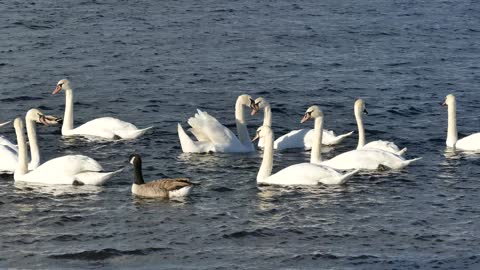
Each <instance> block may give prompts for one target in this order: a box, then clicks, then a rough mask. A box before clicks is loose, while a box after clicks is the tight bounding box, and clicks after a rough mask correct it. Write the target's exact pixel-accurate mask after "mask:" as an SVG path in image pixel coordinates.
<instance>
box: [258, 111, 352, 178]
mask: <svg viewBox="0 0 480 270" xmlns="http://www.w3.org/2000/svg"><path fill="white" fill-rule="evenodd" d="M313 107H316V109H315V110H314V109H313ZM309 110H311V111H307V114H308V117H314V118H315V125H316V126H317V128H316V129H315V131H314V141H315V142H318V143H317V144H316V145H314V147H313V148H312V155H314V154H315V155H318V154H317V152H318V153H320V152H321V145H322V144H321V143H320V142H321V141H322V125H323V113H322V111H321V110H320V108H319V107H318V106H312V107H310V108H309ZM307 114H306V115H307ZM306 120H307V119H305V120H302V121H306ZM262 137H263V138H264V142H265V147H264V149H263V159H262V165H261V166H260V169H259V171H258V174H257V183H264V184H275V185H318V184H320V183H322V184H326V185H340V184H344V183H345V182H346V181H348V179H350V178H351V177H352V176H353V175H355V174H356V173H357V172H358V170H354V171H352V172H349V173H346V174H341V173H340V172H338V171H336V170H335V169H333V168H331V167H328V166H324V165H318V164H313V163H300V164H295V165H291V166H289V167H286V168H284V169H282V170H280V171H278V172H277V173H275V174H272V168H273V138H274V136H273V131H272V129H271V128H270V126H261V127H259V128H258V129H257V135H256V137H255V138H254V140H255V139H257V138H262Z"/></svg>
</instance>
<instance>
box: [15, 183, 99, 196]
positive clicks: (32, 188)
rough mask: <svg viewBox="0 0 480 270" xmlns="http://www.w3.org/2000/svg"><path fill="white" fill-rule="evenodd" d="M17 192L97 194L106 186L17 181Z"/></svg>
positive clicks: (19, 193) (57, 194) (54, 194)
mask: <svg viewBox="0 0 480 270" xmlns="http://www.w3.org/2000/svg"><path fill="white" fill-rule="evenodd" d="M14 185H15V189H14V191H15V193H16V194H18V195H29V194H33V193H43V194H50V195H53V196H61V195H85V194H91V195H97V194H99V193H101V192H102V191H103V190H104V188H103V187H101V186H91V185H84V186H73V185H42V184H37V183H25V182H15V183H14Z"/></svg>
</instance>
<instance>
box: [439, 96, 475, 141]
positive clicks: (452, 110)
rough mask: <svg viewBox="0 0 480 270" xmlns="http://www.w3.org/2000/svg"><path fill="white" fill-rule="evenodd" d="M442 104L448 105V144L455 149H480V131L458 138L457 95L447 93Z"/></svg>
mask: <svg viewBox="0 0 480 270" xmlns="http://www.w3.org/2000/svg"><path fill="white" fill-rule="evenodd" d="M442 105H443V106H447V107H448V129H447V141H446V144H447V146H448V147H452V148H454V149H455V150H463V151H480V133H474V134H471V135H469V136H467V137H464V138H462V139H460V140H459V139H458V132H457V101H456V100H455V96H454V95H453V94H449V95H447V96H446V97H445V101H444V102H443V104H442Z"/></svg>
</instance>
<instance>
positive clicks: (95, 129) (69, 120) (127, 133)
mask: <svg viewBox="0 0 480 270" xmlns="http://www.w3.org/2000/svg"><path fill="white" fill-rule="evenodd" d="M62 90H63V91H65V115H64V117H63V118H64V119H63V125H62V135H63V136H75V135H79V136H94V137H100V138H104V139H135V138H138V137H140V136H142V135H143V134H144V133H145V132H146V131H147V130H149V129H151V128H152V127H147V128H144V129H138V128H137V127H136V126H135V125H133V124H131V123H128V122H125V121H122V120H119V119H117V118H113V117H101V118H97V119H94V120H91V121H89V122H87V123H85V124H83V125H81V126H79V127H76V128H73V89H72V87H71V85H70V81H69V80H67V79H62V80H60V81H59V82H58V83H57V87H56V88H55V90H53V93H52V94H53V95H55V94H57V93H58V92H60V91H62Z"/></svg>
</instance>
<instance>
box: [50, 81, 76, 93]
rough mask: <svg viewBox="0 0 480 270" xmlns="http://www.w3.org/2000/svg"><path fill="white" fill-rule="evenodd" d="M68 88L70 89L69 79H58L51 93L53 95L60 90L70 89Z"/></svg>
mask: <svg viewBox="0 0 480 270" xmlns="http://www.w3.org/2000/svg"><path fill="white" fill-rule="evenodd" d="M70 89H72V88H71V87H70V81H69V80H67V79H61V80H60V81H58V83H57V87H55V90H53V92H52V94H53V95H55V94H56V93H58V92H60V91H61V90H70Z"/></svg>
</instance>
